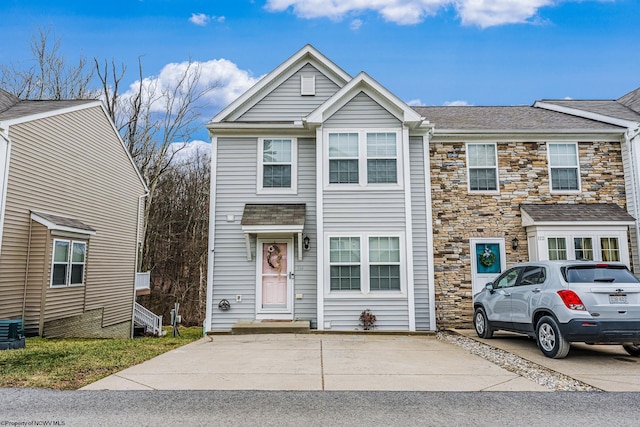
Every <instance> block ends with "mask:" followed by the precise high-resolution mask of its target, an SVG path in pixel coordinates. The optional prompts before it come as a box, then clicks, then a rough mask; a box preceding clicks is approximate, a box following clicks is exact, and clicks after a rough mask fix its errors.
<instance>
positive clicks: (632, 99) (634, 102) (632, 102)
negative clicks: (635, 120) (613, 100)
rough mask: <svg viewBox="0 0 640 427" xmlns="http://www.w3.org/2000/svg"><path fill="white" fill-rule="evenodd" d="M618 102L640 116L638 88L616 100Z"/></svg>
mask: <svg viewBox="0 0 640 427" xmlns="http://www.w3.org/2000/svg"><path fill="white" fill-rule="evenodd" d="M618 102H619V103H620V104H622V105H624V106H626V107H629V108H631V109H632V110H633V111H635V112H636V113H638V114H640V87H639V88H638V89H636V90H632V91H631V92H629V93H628V94H626V95H623V96H621V97H620V98H618Z"/></svg>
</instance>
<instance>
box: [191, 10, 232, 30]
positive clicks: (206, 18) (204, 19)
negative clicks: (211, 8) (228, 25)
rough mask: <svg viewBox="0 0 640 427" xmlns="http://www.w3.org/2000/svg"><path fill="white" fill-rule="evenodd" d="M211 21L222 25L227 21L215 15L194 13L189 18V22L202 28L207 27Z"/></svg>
mask: <svg viewBox="0 0 640 427" xmlns="http://www.w3.org/2000/svg"><path fill="white" fill-rule="evenodd" d="M210 21H215V22H218V23H220V24H221V23H223V22H224V21H225V17H224V16H215V15H205V14H204V13H192V14H191V18H189V22H191V23H192V24H195V25H199V26H201V27H204V26H206V25H207V24H208V23H209V22H210Z"/></svg>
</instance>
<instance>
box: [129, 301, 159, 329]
mask: <svg viewBox="0 0 640 427" xmlns="http://www.w3.org/2000/svg"><path fill="white" fill-rule="evenodd" d="M134 304H135V306H134V310H133V320H134V322H135V323H137V324H139V325H142V326H144V330H145V332H151V333H153V334H154V335H162V316H156V315H155V314H153V312H151V311H149V310H147V309H146V308H144V307H143V306H141V305H140V304H138V303H137V302H134Z"/></svg>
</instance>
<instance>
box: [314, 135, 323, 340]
mask: <svg viewBox="0 0 640 427" xmlns="http://www.w3.org/2000/svg"><path fill="white" fill-rule="evenodd" d="M322 134H323V132H322V128H321V127H320V128H318V129H317V130H316V141H319V142H320V144H318V142H316V165H315V166H316V240H317V243H316V245H317V250H316V282H317V283H316V287H317V288H316V298H317V307H316V317H317V319H318V320H317V325H316V327H317V328H318V330H319V331H322V330H324V329H325V327H324V326H325V325H324V310H325V309H324V278H325V273H324V268H323V266H324V260H325V257H324V248H325V243H324V237H323V236H324V198H323V196H324V186H323V185H322V184H321V183H322V182H324V168H323V167H322V164H323V158H324V154H323V150H322Z"/></svg>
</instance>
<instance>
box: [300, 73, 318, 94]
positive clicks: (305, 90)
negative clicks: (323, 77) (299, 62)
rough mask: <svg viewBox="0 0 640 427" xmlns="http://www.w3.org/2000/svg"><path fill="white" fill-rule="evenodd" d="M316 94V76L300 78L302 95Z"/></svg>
mask: <svg viewBox="0 0 640 427" xmlns="http://www.w3.org/2000/svg"><path fill="white" fill-rule="evenodd" d="M315 94H316V76H314V75H306V76H300V95H311V96H313V95H315Z"/></svg>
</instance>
